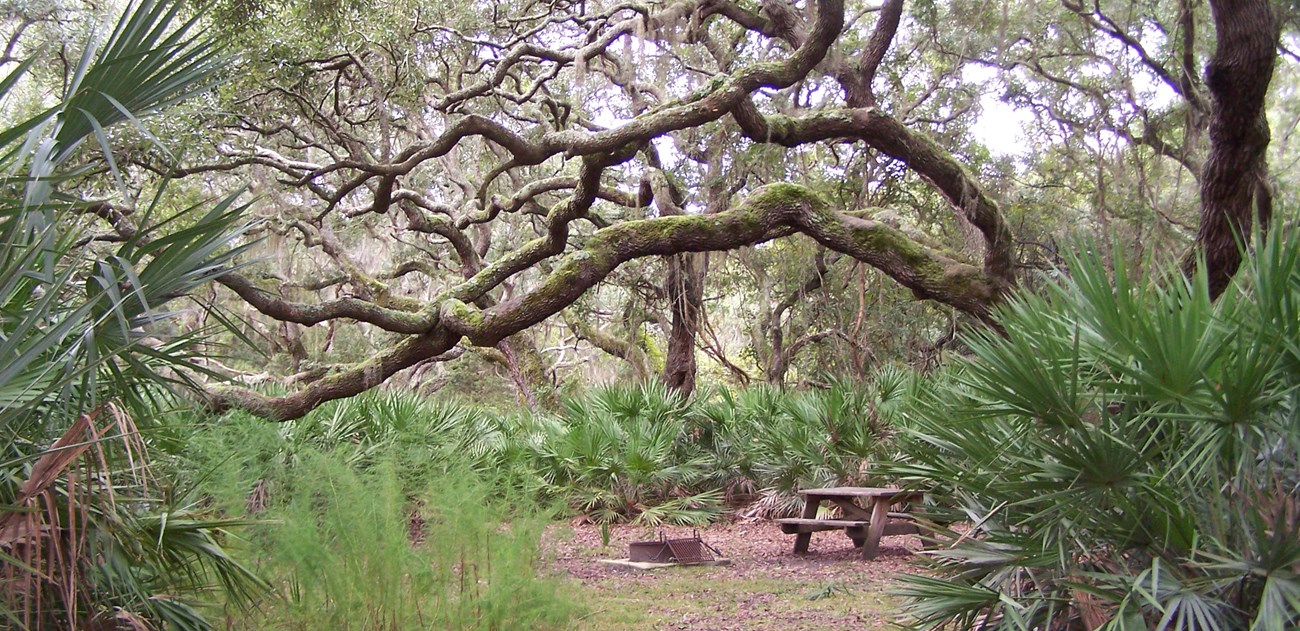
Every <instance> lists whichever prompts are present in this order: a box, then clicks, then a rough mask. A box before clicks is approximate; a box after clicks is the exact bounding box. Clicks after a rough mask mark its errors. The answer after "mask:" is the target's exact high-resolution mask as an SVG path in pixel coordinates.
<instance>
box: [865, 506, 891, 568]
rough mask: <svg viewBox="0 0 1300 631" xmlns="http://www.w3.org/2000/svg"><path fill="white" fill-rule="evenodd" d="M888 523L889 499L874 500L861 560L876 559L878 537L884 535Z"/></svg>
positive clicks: (878, 548)
mask: <svg viewBox="0 0 1300 631" xmlns="http://www.w3.org/2000/svg"><path fill="white" fill-rule="evenodd" d="M888 522H889V498H887V497H878V498H876V503H875V505H874V506H873V507H872V508H871V524H870V525H868V526H867V542H866V544H865V545H863V546H862V558H863V559H865V560H868V561H870V560H871V559H874V558H876V552H878V551H879V550H880V537H881V535H883V534H885V524H886V523H888Z"/></svg>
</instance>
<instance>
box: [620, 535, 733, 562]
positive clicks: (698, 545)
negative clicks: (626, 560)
mask: <svg viewBox="0 0 1300 631" xmlns="http://www.w3.org/2000/svg"><path fill="white" fill-rule="evenodd" d="M629 552H630V554H629V556H630V558H631V559H632V560H633V561H653V562H657V563H677V564H678V565H691V564H694V563H708V562H710V561H713V560H715V559H716V558H717V557H718V556H722V553H721V552H719V551H718V549H717V548H714V547H713V546H711V545H709V544H707V543H704V540H703V539H701V538H700V531H698V530H697V531H695V534H694V535H693V536H691V537H688V538H683V539H669V538H667V537H665V536H664V533H663V531H660V532H659V540H658V541H639V542H635V543H632V544H631V545H630V546H629ZM715 555H716V556H715Z"/></svg>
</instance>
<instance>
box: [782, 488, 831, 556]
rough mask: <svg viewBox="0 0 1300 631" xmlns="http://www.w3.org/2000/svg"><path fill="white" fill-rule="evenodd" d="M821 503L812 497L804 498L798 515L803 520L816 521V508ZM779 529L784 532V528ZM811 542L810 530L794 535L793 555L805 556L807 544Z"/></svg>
mask: <svg viewBox="0 0 1300 631" xmlns="http://www.w3.org/2000/svg"><path fill="white" fill-rule="evenodd" d="M821 503H822V502H821V500H819V499H815V498H812V497H806V498H804V501H803V514H802V515H800V517H802V518H804V519H816V518H817V506H818V505H820V504H821ZM781 528H782V530H783V531H784V528H785V526H782V527H781ZM811 542H812V531H811V530H810V531H808V532H800V533H799V534H798V535H796V536H795V538H794V553H795V554H807V553H808V544H809V543H811Z"/></svg>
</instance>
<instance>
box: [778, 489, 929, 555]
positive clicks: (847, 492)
mask: <svg viewBox="0 0 1300 631" xmlns="http://www.w3.org/2000/svg"><path fill="white" fill-rule="evenodd" d="M799 494H800V495H802V496H804V505H803V515H802V516H800V517H797V518H790V519H777V520H775V521H776V523H778V524H780V525H781V532H783V533H785V534H787V535H795V539H794V552H795V554H805V553H807V552H808V543H809V542H810V541H812V533H814V532H824V531H828V530H843V531H844V534H846V535H848V536H849V538H850V539H852V540H853V546H854V547H859V548H862V558H863V559H874V558H875V557H876V554H877V553H878V552H879V550H880V538H881V537H884V536H890V535H910V534H917V533H919V532H920V528H919V527H918V525H917V523H916V519H915V518H914V517H913V516H912V514H911V513H908V512H904V511H891V510H890V509H891V508H892V507H894V506H895V505H898V504H903V503H906V502H914V501H920V500H921V499H922V498H924V497H925V492H924V491H905V490H901V489H884V488H874V487H865V486H837V487H831V488H825V489H804V490H802V491H799ZM822 502H830V503H831V504H832V505H834V506H838V507H839V509H840V512H841V513H842V514H843V518H841V519H818V518H817V511H818V509H819V508H820V507H821V504H822Z"/></svg>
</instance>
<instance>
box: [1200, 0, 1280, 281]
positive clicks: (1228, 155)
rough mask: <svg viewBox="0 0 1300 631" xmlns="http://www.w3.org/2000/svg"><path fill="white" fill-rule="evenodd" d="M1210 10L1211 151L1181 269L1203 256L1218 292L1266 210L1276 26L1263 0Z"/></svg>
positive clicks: (1226, 2)
mask: <svg viewBox="0 0 1300 631" xmlns="http://www.w3.org/2000/svg"><path fill="white" fill-rule="evenodd" d="M1210 10H1211V13H1212V14H1213V16H1214V26H1215V30H1216V33H1217V36H1218V43H1217V46H1216V48H1215V50H1214V56H1213V57H1211V58H1210V62H1209V64H1208V66H1207V68H1206V70H1205V84H1206V86H1207V87H1208V88H1209V90H1210V97H1211V113H1210V129H1209V137H1210V156H1209V158H1208V159H1207V160H1206V161H1205V170H1204V172H1203V174H1202V177H1201V221H1200V228H1199V230H1198V232H1197V234H1196V245H1195V247H1194V248H1193V249H1192V251H1191V252H1189V253H1188V255H1187V257H1186V258H1185V259H1184V261H1183V269H1184V271H1186V272H1187V273H1188V274H1192V273H1194V272H1195V271H1196V270H1197V269H1198V267H1199V266H1200V265H1201V263H1200V257H1202V256H1203V257H1204V272H1205V274H1206V277H1207V278H1208V280H1209V286H1210V294H1211V296H1215V297H1217V296H1218V295H1219V294H1221V293H1223V290H1224V289H1226V288H1227V286H1228V283H1229V282H1231V280H1232V277H1233V275H1234V274H1236V272H1237V268H1238V267H1239V266H1240V265H1241V244H1243V243H1245V242H1246V241H1247V240H1248V239H1249V237H1250V231H1251V225H1252V223H1253V219H1254V217H1255V216H1256V215H1258V217H1259V221H1260V227H1261V229H1265V228H1267V227H1268V222H1269V220H1270V218H1271V217H1272V213H1273V204H1272V195H1271V192H1270V186H1269V183H1268V165H1267V163H1266V161H1265V150H1267V149H1268V143H1269V128H1268V119H1267V118H1266V117H1265V110H1264V101H1265V97H1266V96H1267V94H1268V85H1269V82H1270V81H1271V80H1272V78H1273V66H1274V64H1275V63H1276V61H1277V45H1278V38H1279V37H1280V30H1279V28H1278V22H1277V19H1276V16H1275V15H1274V12H1273V9H1272V7H1271V5H1270V3H1269V2H1268V0H1211V2H1210Z"/></svg>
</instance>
